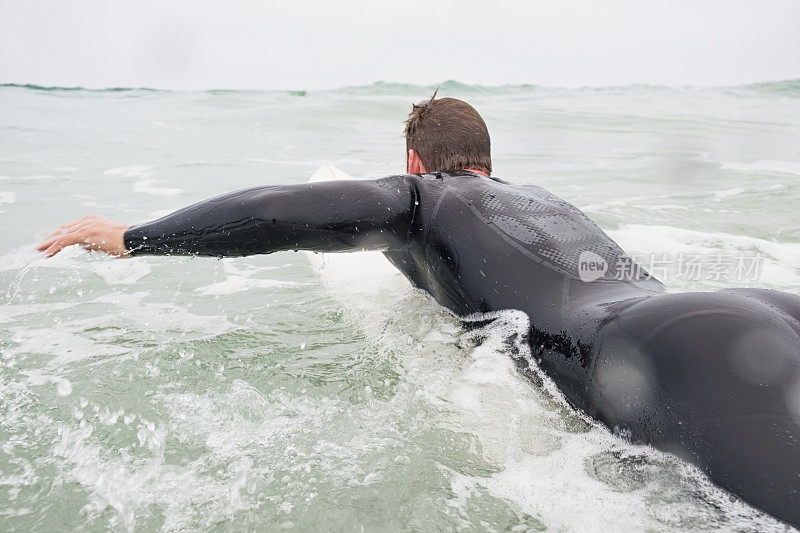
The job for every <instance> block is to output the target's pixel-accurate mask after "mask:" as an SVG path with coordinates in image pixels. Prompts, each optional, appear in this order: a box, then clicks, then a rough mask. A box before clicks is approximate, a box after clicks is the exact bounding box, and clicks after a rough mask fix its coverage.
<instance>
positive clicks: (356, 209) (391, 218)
mask: <svg viewBox="0 0 800 533" xmlns="http://www.w3.org/2000/svg"><path fill="white" fill-rule="evenodd" d="M415 201H416V189H415V187H414V186H413V184H412V183H411V182H410V181H409V180H408V178H407V177H406V176H392V177H388V178H382V179H378V180H367V181H355V180H348V181H330V182H320V183H308V184H303V185H289V186H268V187H255V188H251V189H245V190H242V191H237V192H234V193H230V194H225V195H223V196H218V197H216V198H212V199H210V200H206V201H204V202H200V203H197V204H194V205H192V206H189V207H186V208H184V209H181V210H179V211H176V212H174V213H172V214H170V215H167V216H165V217H163V218H160V219H158V220H154V221H152V222H148V223H145V224H140V225H136V226H126V225H123V224H117V223H114V222H112V221H110V220H108V219H105V218H102V217H87V218H85V219H81V220H79V221H76V222H73V223H70V224H65V225H64V226H62V227H61V228H60V229H59V230H57V231H56V232H55V233H54V234H53V235H51V236H50V237H48V239H45V240H44V241H43V242H42V243H41V244H40V245H39V247H38V248H39V249H40V250H44V251H45V252H46V253H47V255H48V256H52V255H54V254H56V253H58V251H60V250H61V249H62V248H64V247H66V246H69V245H71V244H81V245H82V246H84V247H86V248H89V249H94V250H100V251H103V252H106V253H109V254H112V255H139V254H159V255H165V254H180V255H211V256H219V257H221V256H241V255H252V254H263V253H271V252H277V251H280V250H311V251H318V252H343V251H356V250H388V249H390V248H397V247H402V246H405V245H406V244H407V242H408V235H409V231H410V227H411V222H412V220H413V217H414V208H415Z"/></svg>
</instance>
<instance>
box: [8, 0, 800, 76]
mask: <svg viewBox="0 0 800 533" xmlns="http://www.w3.org/2000/svg"><path fill="white" fill-rule="evenodd" d="M790 78H800V0H747V1H742V0H635V1H626V0H547V1H540V0H530V1H524V0H514V1H506V0H480V1H473V0H458V1H456V0H453V1H441V2H436V1H420V0H409V1H401V0H392V1H391V2H384V1H381V0H341V1H338V2H335V1H328V2H309V1H305V2H298V1H294V0H268V1H265V0H261V1H255V0H224V1H223V0H218V1H215V2H210V1H206V0H159V1H151V0H136V1H132V0H128V1H125V2H121V1H117V0H86V1H81V0H0V83H35V84H41V85H59V86H84V87H141V86H145V87H157V88H173V89H184V88H188V89H204V88H238V89H246V88H259V89H321V88H332V87H341V86H345V85H361V84H368V83H373V82H375V81H378V80H383V81H397V82H406V83H421V84H422V83H425V84H427V83H435V82H440V81H444V80H448V79H455V80H459V81H464V82H468V83H482V84H487V85H498V84H504V83H514V84H516V83H536V84H542V85H569V86H575V85H617V84H628V83H652V84H669V85H684V84H692V85H736V84H741V83H748V82H752V81H764V80H781V79H790Z"/></svg>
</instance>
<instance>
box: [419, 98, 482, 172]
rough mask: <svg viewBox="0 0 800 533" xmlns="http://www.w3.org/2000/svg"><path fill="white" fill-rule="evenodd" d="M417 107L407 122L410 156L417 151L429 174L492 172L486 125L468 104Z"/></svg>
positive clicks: (445, 101) (444, 101) (451, 101)
mask: <svg viewBox="0 0 800 533" xmlns="http://www.w3.org/2000/svg"><path fill="white" fill-rule="evenodd" d="M438 92H439V89H436V92H434V93H433V96H431V98H430V100H426V101H424V102H420V103H418V104H414V105H413V106H412V107H411V113H410V114H409V115H408V120H406V128H405V136H406V154H407V153H408V151H409V150H414V151H415V152H416V153H417V154H418V155H419V157H420V159H421V160H422V164H423V165H425V169H426V170H428V171H429V172H436V171H446V170H463V169H466V168H474V169H476V170H482V171H484V172H486V173H487V174H491V172H492V152H491V142H490V141H489V131H488V130H487V129H486V123H485V122H484V121H483V119H482V118H481V116H480V115H479V114H478V112H477V111H475V108H474V107H472V106H471V105H469V104H468V103H466V102H463V101H461V100H456V99H455V98H439V99H437V98H436V94H437V93H438Z"/></svg>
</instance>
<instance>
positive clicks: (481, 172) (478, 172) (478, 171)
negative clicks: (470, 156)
mask: <svg viewBox="0 0 800 533" xmlns="http://www.w3.org/2000/svg"><path fill="white" fill-rule="evenodd" d="M464 170H467V171H469V172H474V173H475V174H480V175H481V176H483V177H484V178H488V177H489V174H487V173H486V172H484V171H483V170H478V169H477V168H465V169H464Z"/></svg>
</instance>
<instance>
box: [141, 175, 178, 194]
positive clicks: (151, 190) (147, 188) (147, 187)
mask: <svg viewBox="0 0 800 533" xmlns="http://www.w3.org/2000/svg"><path fill="white" fill-rule="evenodd" d="M163 181H164V180H153V179H143V180H139V181H137V182H135V183H134V184H133V186H132V187H131V191H133V192H136V193H142V194H152V195H154V196H175V195H177V194H180V193H182V192H183V189H178V188H175V187H158V186H156V185H154V184H155V183H162V182H163Z"/></svg>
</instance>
